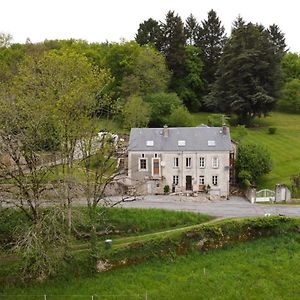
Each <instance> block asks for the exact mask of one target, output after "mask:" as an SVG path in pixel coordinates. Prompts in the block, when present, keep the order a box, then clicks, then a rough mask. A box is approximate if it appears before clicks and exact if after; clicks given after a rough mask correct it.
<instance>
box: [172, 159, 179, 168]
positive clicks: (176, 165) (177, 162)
mask: <svg viewBox="0 0 300 300" xmlns="http://www.w3.org/2000/svg"><path fill="white" fill-rule="evenodd" d="M173 166H174V168H178V167H179V157H174V162H173Z"/></svg>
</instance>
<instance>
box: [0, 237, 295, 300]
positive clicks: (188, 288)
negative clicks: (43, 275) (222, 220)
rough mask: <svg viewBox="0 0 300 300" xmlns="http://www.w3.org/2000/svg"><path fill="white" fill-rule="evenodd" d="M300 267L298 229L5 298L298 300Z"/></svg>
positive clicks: (5, 293) (13, 290)
mask: <svg viewBox="0 0 300 300" xmlns="http://www.w3.org/2000/svg"><path fill="white" fill-rule="evenodd" d="M299 268H300V237H299V234H296V233H294V234H288V235H282V236H277V237H269V238H261V239H258V240H254V241H251V242H247V243H243V244H236V245H233V246H230V247H227V248H224V249H219V250H214V251H210V252H207V253H197V252H194V253H191V254H189V255H187V256H185V257H177V258H173V259H170V258H169V259H165V260H158V259H153V260H152V261H149V262H147V263H144V264H141V265H136V266H130V267H127V268H124V269H118V270H115V271H110V272H107V273H102V274H98V275H96V276H95V277H89V278H77V279H72V280H69V281H48V282H45V283H43V284H31V285H25V286H22V287H13V286H11V287H6V288H2V291H1V292H2V296H1V294H0V299H28V300H29V299H30V300H31V299H44V298H43V295H44V294H47V295H48V297H47V299H50V300H54V299H92V298H91V295H96V294H97V295H100V297H94V299H95V300H96V299H146V292H147V297H148V298H147V299H180V300H181V299H299V298H300V285H299V280H300V275H299ZM0 290H1V288H0ZM9 295H11V296H9ZM15 295H19V296H18V297H17V296H15ZM33 295H35V296H33ZM67 295H69V296H67ZM75 295H76V296H75ZM80 295H81V296H80ZM117 295H118V296H117Z"/></svg>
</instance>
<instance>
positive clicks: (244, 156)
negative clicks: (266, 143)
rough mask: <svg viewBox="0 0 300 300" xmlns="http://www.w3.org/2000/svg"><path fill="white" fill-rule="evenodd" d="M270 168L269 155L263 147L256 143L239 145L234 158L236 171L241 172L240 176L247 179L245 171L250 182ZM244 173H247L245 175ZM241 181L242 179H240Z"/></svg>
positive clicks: (253, 181) (267, 171) (266, 172)
mask: <svg viewBox="0 0 300 300" xmlns="http://www.w3.org/2000/svg"><path fill="white" fill-rule="evenodd" d="M271 169H272V161H271V155H270V153H269V151H268V149H266V148H265V147H263V146H261V145H257V144H244V145H241V146H240V147H239V151H238V156H237V160H236V173H237V174H242V178H243V180H244V179H248V180H249V178H250V177H247V176H248V174H247V173H245V172H244V173H241V172H242V171H246V172H248V173H249V175H251V180H252V182H251V183H255V181H256V180H257V179H258V178H259V177H261V176H262V175H265V174H268V173H269V172H270V171H271ZM245 175H247V176H246V177H245ZM240 183H242V181H240Z"/></svg>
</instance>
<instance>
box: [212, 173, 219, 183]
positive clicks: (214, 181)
mask: <svg viewBox="0 0 300 300" xmlns="http://www.w3.org/2000/svg"><path fill="white" fill-rule="evenodd" d="M212 184H213V185H218V176H217V175H214V176H212Z"/></svg>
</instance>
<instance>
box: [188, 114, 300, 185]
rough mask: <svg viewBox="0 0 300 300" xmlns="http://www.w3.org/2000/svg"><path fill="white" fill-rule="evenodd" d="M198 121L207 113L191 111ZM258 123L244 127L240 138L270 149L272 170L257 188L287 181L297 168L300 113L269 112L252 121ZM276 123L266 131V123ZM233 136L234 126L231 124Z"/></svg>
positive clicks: (268, 124) (202, 120)
mask: <svg viewBox="0 0 300 300" xmlns="http://www.w3.org/2000/svg"><path fill="white" fill-rule="evenodd" d="M194 118H195V120H198V121H199V122H198V123H203V122H205V118H206V120H207V113H199V114H194ZM256 123H258V124H259V125H260V126H261V127H260V128H252V129H248V135H247V136H246V138H245V140H244V141H243V142H250V143H257V144H261V145H264V146H266V147H267V148H268V150H269V151H270V153H271V156H272V160H273V170H272V172H271V173H270V174H268V175H267V176H265V177H263V178H262V179H261V180H260V182H259V183H258V188H271V189H273V188H274V185H275V184H276V183H286V184H289V183H290V176H291V175H293V174H297V173H299V172H300V115H292V114H284V113H279V112H273V113H272V114H271V115H270V116H268V117H267V118H264V119H259V120H257V121H256ZM269 126H272V127H277V132H276V133H275V134H274V135H270V134H268V127H269ZM231 131H232V136H233V137H234V132H235V129H234V128H232V129H231Z"/></svg>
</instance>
